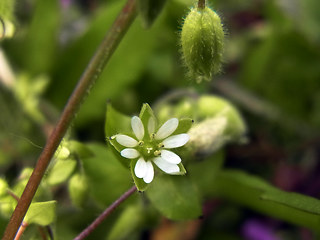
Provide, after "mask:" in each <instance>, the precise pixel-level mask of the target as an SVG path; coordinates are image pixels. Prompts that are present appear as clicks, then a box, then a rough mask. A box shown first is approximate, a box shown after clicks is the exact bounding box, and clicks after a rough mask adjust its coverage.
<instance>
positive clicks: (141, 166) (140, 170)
mask: <svg viewBox="0 0 320 240" xmlns="http://www.w3.org/2000/svg"><path fill="white" fill-rule="evenodd" d="M134 173H135V174H136V176H137V177H138V178H143V177H144V176H146V174H147V162H146V161H145V160H144V159H143V158H139V160H138V161H137V163H136V166H135V167H134Z"/></svg>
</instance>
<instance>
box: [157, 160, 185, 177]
mask: <svg viewBox="0 0 320 240" xmlns="http://www.w3.org/2000/svg"><path fill="white" fill-rule="evenodd" d="M153 162H154V163H155V164H156V165H157V166H158V167H159V168H160V169H161V170H162V171H164V172H165V173H168V174H176V173H178V172H179V171H180V168H179V166H178V165H176V164H172V163H169V162H167V161H166V160H164V159H163V158H162V157H156V158H154V159H153Z"/></svg>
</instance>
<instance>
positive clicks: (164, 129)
mask: <svg viewBox="0 0 320 240" xmlns="http://www.w3.org/2000/svg"><path fill="white" fill-rule="evenodd" d="M178 125H179V120H178V119H177V118H171V119H169V120H168V121H166V122H165V123H164V124H163V125H162V126H161V127H160V128H159V130H158V131H157V132H156V133H155V126H156V123H155V120H154V119H153V118H150V119H149V121H148V126H147V128H145V127H144V126H143V123H142V121H141V119H140V118H139V117H136V116H134V117H133V118H132V119H131V127H132V130H133V132H134V135H135V138H133V137H130V136H127V135H123V134H117V135H115V139H116V141H117V142H118V143H119V144H120V145H122V146H124V147H126V148H125V149H123V150H122V151H121V152H120V154H121V156H122V157H125V158H129V159H137V158H138V161H137V163H136V165H135V168H134V173H135V175H136V176H137V177H138V178H142V179H143V180H144V182H146V183H150V182H151V181H152V180H153V177H154V168H153V163H154V164H155V165H156V166H157V167H158V168H160V169H161V170H162V171H164V172H165V173H168V174H172V175H174V174H179V172H180V168H179V166H178V164H179V163H180V162H181V158H180V157H179V156H178V155H177V154H175V153H174V152H172V151H169V150H167V149H172V148H178V147H181V146H183V145H185V144H186V143H187V142H188V141H189V135H188V134H186V133H183V134H178V135H173V136H170V135H171V134H172V133H173V132H174V131H175V130H176V129H177V127H178ZM145 131H148V134H145Z"/></svg>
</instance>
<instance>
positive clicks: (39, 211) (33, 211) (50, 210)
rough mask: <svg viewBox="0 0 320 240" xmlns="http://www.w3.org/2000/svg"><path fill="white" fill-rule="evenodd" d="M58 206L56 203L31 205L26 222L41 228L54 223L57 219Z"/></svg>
mask: <svg viewBox="0 0 320 240" xmlns="http://www.w3.org/2000/svg"><path fill="white" fill-rule="evenodd" d="M56 204H57V202H56V201H48V202H36V203H31V205H30V208H29V210H28V212H27V214H26V216H25V218H24V222H27V223H28V224H31V223H35V224H38V225H41V226H47V225H49V224H51V223H53V222H54V220H55V217H56Z"/></svg>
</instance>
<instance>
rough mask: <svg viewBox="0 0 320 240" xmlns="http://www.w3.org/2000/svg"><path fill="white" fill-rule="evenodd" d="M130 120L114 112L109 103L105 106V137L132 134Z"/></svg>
mask: <svg viewBox="0 0 320 240" xmlns="http://www.w3.org/2000/svg"><path fill="white" fill-rule="evenodd" d="M130 123H131V118H130V117H129V116H127V115H124V114H122V113H120V112H118V111H117V110H115V109H114V108H113V107H112V105H111V104H110V103H108V104H107V111H106V122H105V125H104V131H105V136H106V138H107V139H109V138H110V137H112V136H114V135H116V134H118V133H124V132H132V129H131V124H130Z"/></svg>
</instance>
